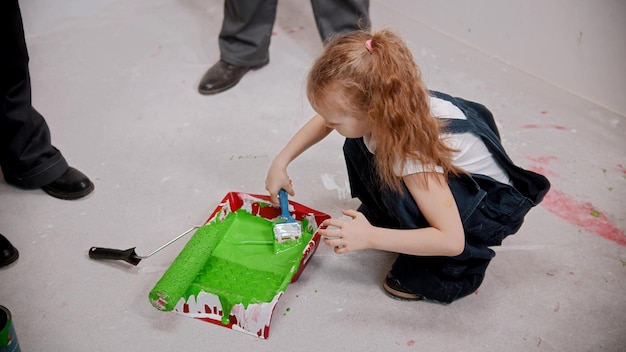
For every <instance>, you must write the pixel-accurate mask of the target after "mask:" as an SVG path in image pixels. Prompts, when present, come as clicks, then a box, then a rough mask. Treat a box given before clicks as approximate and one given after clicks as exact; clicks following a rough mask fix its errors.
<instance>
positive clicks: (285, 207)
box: [278, 188, 293, 221]
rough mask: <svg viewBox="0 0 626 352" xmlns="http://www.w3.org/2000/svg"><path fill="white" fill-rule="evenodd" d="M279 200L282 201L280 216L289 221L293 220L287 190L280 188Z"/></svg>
mask: <svg viewBox="0 0 626 352" xmlns="http://www.w3.org/2000/svg"><path fill="white" fill-rule="evenodd" d="M278 200H279V201H280V216H281V217H282V218H284V219H285V220H287V221H293V218H292V217H291V214H289V198H288V197H287V191H285V190H284V189H282V188H281V189H280V191H278Z"/></svg>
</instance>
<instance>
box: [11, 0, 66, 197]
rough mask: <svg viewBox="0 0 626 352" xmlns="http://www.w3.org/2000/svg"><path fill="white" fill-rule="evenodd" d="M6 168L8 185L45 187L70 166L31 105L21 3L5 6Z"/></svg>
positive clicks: (42, 119) (14, 0)
mask: <svg viewBox="0 0 626 352" xmlns="http://www.w3.org/2000/svg"><path fill="white" fill-rule="evenodd" d="M0 53H1V54H0V98H1V99H2V100H1V102H0V104H1V106H0V166H1V168H2V173H3V175H4V179H5V181H6V182H8V183H11V184H13V185H16V186H19V187H22V188H39V187H41V186H45V185H47V184H49V183H51V182H53V181H54V180H56V179H57V178H59V177H60V176H62V175H63V173H65V171H67V169H68V165H67V162H66V161H65V158H63V155H61V152H60V151H59V150H57V149H56V148H55V147H54V146H53V145H52V144H51V141H50V130H49V129H48V125H47V124H46V121H45V120H44V118H43V116H42V115H41V114H40V113H39V112H37V110H35V109H34V108H33V106H32V105H31V87H30V75H29V71H28V52H27V49H26V41H25V39H24V27H23V24H22V15H21V13H20V8H19V5H18V2H17V0H2V1H0Z"/></svg>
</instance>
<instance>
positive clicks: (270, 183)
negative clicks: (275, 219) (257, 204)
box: [265, 163, 296, 204]
mask: <svg viewBox="0 0 626 352" xmlns="http://www.w3.org/2000/svg"><path fill="white" fill-rule="evenodd" d="M281 188H282V189H284V190H285V191H287V194H289V195H290V196H292V197H293V196H295V195H296V194H295V193H294V191H293V185H292V183H291V179H290V178H289V175H287V170H286V169H285V168H282V167H278V166H275V165H274V164H273V163H272V165H271V166H270V169H269V170H268V172H267V177H266V178H265V189H266V190H267V192H268V193H269V194H270V201H271V202H272V203H274V204H278V202H279V200H278V191H280V189H281Z"/></svg>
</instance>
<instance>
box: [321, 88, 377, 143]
mask: <svg viewBox="0 0 626 352" xmlns="http://www.w3.org/2000/svg"><path fill="white" fill-rule="evenodd" d="M318 103H319V104H316V106H314V107H313V108H314V109H315V112H317V113H318V114H320V116H322V118H323V119H324V121H326V126H328V127H330V128H333V129H335V130H336V131H337V132H338V133H339V134H340V135H342V136H344V137H346V138H360V137H363V136H366V135H368V134H370V133H371V126H370V123H369V121H367V119H366V118H365V117H356V116H354V115H355V114H354V113H351V112H350V111H351V110H350V109H348V108H347V107H348V106H349V105H348V102H347V100H346V99H345V96H344V94H341V92H339V91H336V90H335V91H334V92H333V93H332V94H328V95H327V96H326V97H324V98H322V99H321V100H320V101H319V102H318Z"/></svg>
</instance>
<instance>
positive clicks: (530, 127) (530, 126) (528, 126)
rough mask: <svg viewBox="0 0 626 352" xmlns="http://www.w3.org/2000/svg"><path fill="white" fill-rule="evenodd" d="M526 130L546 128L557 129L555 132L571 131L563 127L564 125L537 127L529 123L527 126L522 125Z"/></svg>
mask: <svg viewBox="0 0 626 352" xmlns="http://www.w3.org/2000/svg"><path fill="white" fill-rule="evenodd" d="M521 127H522V128H524V129H538V128H546V129H555V130H560V131H567V130H569V128H567V127H565V126H562V125H537V124H534V123H529V124H527V125H522V126H521Z"/></svg>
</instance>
